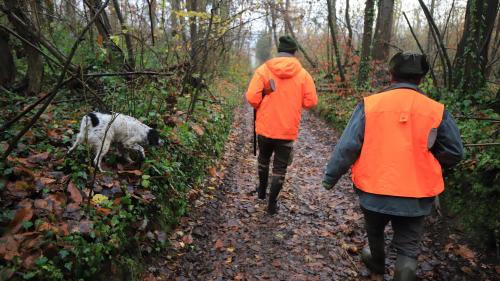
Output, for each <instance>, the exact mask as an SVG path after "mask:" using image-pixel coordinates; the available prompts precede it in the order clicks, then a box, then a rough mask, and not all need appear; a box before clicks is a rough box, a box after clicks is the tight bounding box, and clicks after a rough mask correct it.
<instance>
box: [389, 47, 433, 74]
mask: <svg viewBox="0 0 500 281" xmlns="http://www.w3.org/2000/svg"><path fill="white" fill-rule="evenodd" d="M389 70H390V72H391V74H392V75H394V76H396V77H399V78H421V77H424V76H425V74H427V72H428V71H429V63H428V62H427V58H426V57H425V55H422V54H416V53H410V52H404V53H403V52H399V53H397V54H395V55H394V56H393V57H392V58H391V61H390V62H389Z"/></svg>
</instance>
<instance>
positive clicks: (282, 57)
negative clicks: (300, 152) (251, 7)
mask: <svg viewBox="0 0 500 281" xmlns="http://www.w3.org/2000/svg"><path fill="white" fill-rule="evenodd" d="M297 47H298V45H297V43H296V42H295V40H294V39H293V38H292V37H290V36H282V37H280V39H279V45H278V55H277V56H276V57H275V58H272V59H270V60H268V61H267V62H266V63H264V64H263V65H261V66H259V67H258V68H257V70H256V71H255V74H254V75H253V77H252V80H251V81H250V84H249V86H248V90H247V92H246V99H247V101H248V103H250V105H251V106H252V107H253V108H254V109H255V110H256V113H257V114H256V115H257V116H256V121H255V123H256V124H255V131H256V133H257V135H258V143H259V156H258V163H259V164H258V165H259V166H258V173H259V186H258V187H257V192H258V198H259V199H265V198H266V191H267V185H268V177H269V163H270V160H271V156H272V155H273V154H274V160H273V171H272V172H273V176H272V179H271V188H270V192H269V202H268V207H267V211H268V213H269V214H271V215H272V214H275V213H276V211H277V205H276V203H277V198H278V194H279V192H280V190H281V188H282V186H283V182H284V180H285V174H286V170H287V166H288V165H289V163H290V162H291V159H292V150H293V141H294V140H295V139H297V135H298V132H299V124H300V119H301V114H302V109H310V108H312V107H314V106H316V104H317V102H318V97H317V95H316V87H315V86H314V80H313V79H312V77H311V75H310V74H309V73H308V72H307V70H305V69H304V68H303V67H302V65H301V64H300V62H299V60H298V59H297V58H296V57H295V56H294V54H295V52H296V51H297Z"/></svg>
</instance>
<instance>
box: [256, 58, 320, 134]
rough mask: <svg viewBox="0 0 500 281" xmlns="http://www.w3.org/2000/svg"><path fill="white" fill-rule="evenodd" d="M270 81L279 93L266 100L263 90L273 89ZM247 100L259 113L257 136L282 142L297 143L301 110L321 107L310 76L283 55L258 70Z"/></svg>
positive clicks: (300, 66)
mask: <svg viewBox="0 0 500 281" xmlns="http://www.w3.org/2000/svg"><path fill="white" fill-rule="evenodd" d="M271 79H272V80H274V83H275V86H276V89H275V91H274V92H272V93H268V94H266V95H265V96H263V95H262V92H263V90H264V89H270V85H269V81H270V80H271ZM246 98H247V100H248V102H249V103H250V104H251V105H252V106H253V107H254V108H255V109H257V119H256V128H255V131H256V132H257V134H259V135H261V136H265V137H267V138H271V139H280V140H295V139H297V136H298V133H299V124H300V117H301V114H302V108H305V109H310V108H312V107H314V106H316V104H317V103H318V97H317V95H316V88H315V86H314V81H313V79H312V77H311V75H310V74H309V73H308V72H307V71H306V70H305V69H304V68H302V65H301V64H300V62H299V60H298V59H296V58H295V57H294V56H293V55H289V54H288V53H280V54H279V56H278V57H276V58H273V59H270V60H268V61H267V62H266V63H265V64H263V65H261V66H260V67H259V68H257V70H256V71H255V74H254V76H253V78H252V81H251V82H250V85H249V86H248V90H247V93H246Z"/></svg>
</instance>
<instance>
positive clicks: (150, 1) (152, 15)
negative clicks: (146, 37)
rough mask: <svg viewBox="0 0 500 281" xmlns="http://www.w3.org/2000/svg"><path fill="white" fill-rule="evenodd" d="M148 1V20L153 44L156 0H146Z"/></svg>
mask: <svg viewBox="0 0 500 281" xmlns="http://www.w3.org/2000/svg"><path fill="white" fill-rule="evenodd" d="M146 1H147V2H148V11H149V21H150V28H151V43H152V44H153V46H154V45H155V29H156V0H146Z"/></svg>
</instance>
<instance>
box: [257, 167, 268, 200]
mask: <svg viewBox="0 0 500 281" xmlns="http://www.w3.org/2000/svg"><path fill="white" fill-rule="evenodd" d="M268 178H269V166H267V167H263V166H261V165H260V164H259V186H258V187H257V196H258V197H259V199H266V191H267V184H268Z"/></svg>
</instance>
